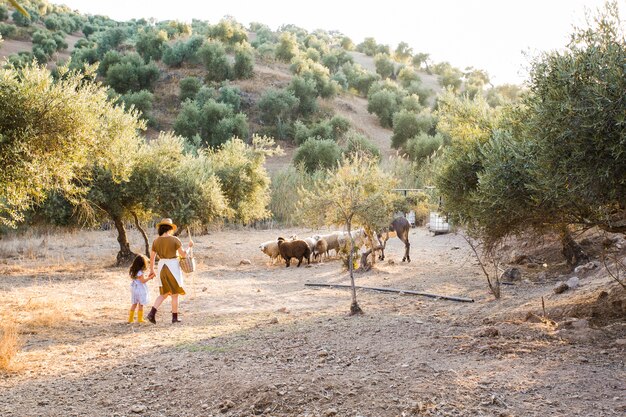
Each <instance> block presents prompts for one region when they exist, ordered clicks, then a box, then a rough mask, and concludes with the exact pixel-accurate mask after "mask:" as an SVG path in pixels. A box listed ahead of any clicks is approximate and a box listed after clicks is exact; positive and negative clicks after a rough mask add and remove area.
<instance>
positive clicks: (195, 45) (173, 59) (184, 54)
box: [163, 36, 204, 68]
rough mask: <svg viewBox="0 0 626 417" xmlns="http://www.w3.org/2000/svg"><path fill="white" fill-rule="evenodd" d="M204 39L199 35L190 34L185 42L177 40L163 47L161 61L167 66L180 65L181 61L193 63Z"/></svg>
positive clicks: (176, 66)
mask: <svg viewBox="0 0 626 417" xmlns="http://www.w3.org/2000/svg"><path fill="white" fill-rule="evenodd" d="M203 43H204V40H203V39H202V38H201V37H199V36H192V37H191V38H189V39H188V40H187V41H186V42H183V41H177V42H176V43H174V45H172V46H171V47H170V46H168V45H165V46H164V47H163V63H164V64H165V65H167V66H168V67H175V68H178V67H180V66H181V65H182V64H183V62H190V63H194V62H195V61H196V60H197V53H198V50H199V49H200V47H201V46H202V44H203Z"/></svg>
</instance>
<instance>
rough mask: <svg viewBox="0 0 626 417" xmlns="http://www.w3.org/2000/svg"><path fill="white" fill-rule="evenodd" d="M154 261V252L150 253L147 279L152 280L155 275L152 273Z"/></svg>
mask: <svg viewBox="0 0 626 417" xmlns="http://www.w3.org/2000/svg"><path fill="white" fill-rule="evenodd" d="M155 259H156V252H155V251H150V273H149V274H148V279H152V278H154V277H156V273H155V272H154V260H155Z"/></svg>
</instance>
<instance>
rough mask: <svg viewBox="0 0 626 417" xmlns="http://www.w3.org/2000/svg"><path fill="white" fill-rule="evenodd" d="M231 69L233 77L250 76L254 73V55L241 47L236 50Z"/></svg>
mask: <svg viewBox="0 0 626 417" xmlns="http://www.w3.org/2000/svg"><path fill="white" fill-rule="evenodd" d="M233 71H234V73H235V78H238V79H242V78H252V75H253V73H254V56H252V53H251V52H250V51H248V50H243V49H240V50H238V51H237V53H236V54H235V65H234V66H233Z"/></svg>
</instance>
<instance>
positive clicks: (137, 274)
mask: <svg viewBox="0 0 626 417" xmlns="http://www.w3.org/2000/svg"><path fill="white" fill-rule="evenodd" d="M146 269H148V258H147V257H145V256H144V255H137V257H136V258H135V260H134V261H133V264H132V265H131V266H130V270H129V271H128V273H129V275H130V278H131V280H132V281H131V283H130V302H131V304H132V305H131V306H130V311H129V312H128V322H129V323H132V322H133V321H134V319H135V309H137V307H139V309H138V310H137V322H138V323H143V306H144V305H146V304H148V302H149V300H148V286H147V285H146V282H148V281H149V280H151V279H152V278H149V277H148V275H146V274H145V271H146Z"/></svg>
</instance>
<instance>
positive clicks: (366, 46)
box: [356, 38, 377, 56]
mask: <svg viewBox="0 0 626 417" xmlns="http://www.w3.org/2000/svg"><path fill="white" fill-rule="evenodd" d="M376 47H377V44H376V40H375V39H374V38H365V39H364V40H363V42H361V43H360V44H358V45H357V47H356V50H357V51H359V52H362V53H364V54H365V55H367V56H374V55H375V54H376Z"/></svg>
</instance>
